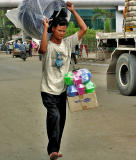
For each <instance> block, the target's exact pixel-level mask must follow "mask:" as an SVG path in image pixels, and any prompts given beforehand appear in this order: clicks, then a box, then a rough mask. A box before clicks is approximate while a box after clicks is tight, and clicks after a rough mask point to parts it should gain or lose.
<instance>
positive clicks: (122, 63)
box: [96, 0, 136, 96]
mask: <svg viewBox="0 0 136 160" xmlns="http://www.w3.org/2000/svg"><path fill="white" fill-rule="evenodd" d="M135 10H136V2H135V1H133V0H125V8H124V10H123V16H124V19H123V26H122V32H121V33H115V32H113V33H100V32H97V33H96V39H97V48H98V49H101V50H102V51H104V50H106V48H108V49H112V52H111V57H110V63H109V67H108V70H107V74H115V76H116V84H117V87H118V89H119V91H120V93H121V94H123V95H126V96H133V95H136V16H135V15H136V14H135Z"/></svg>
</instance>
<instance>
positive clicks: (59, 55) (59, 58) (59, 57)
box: [55, 52, 63, 68]
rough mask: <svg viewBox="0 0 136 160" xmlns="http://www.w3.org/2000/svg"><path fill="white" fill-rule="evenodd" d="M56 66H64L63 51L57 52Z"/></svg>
mask: <svg viewBox="0 0 136 160" xmlns="http://www.w3.org/2000/svg"><path fill="white" fill-rule="evenodd" d="M55 66H56V67H57V68H61V67H62V66H63V58H62V52H56V61H55Z"/></svg>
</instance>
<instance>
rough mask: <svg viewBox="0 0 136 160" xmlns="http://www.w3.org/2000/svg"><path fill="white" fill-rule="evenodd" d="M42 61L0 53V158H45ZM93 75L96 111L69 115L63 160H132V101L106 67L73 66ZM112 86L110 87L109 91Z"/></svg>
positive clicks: (135, 141) (135, 113)
mask: <svg viewBox="0 0 136 160" xmlns="http://www.w3.org/2000/svg"><path fill="white" fill-rule="evenodd" d="M41 67H42V64H41V61H39V59H38V57H37V56H35V57H32V58H28V59H27V60H26V62H24V61H23V60H21V59H19V58H12V56H11V55H5V54H2V53H1V54H0V160H49V157H48V155H47V152H46V146H47V135H46V110H45V108H44V107H43V105H42V101H41V97H40V80H41ZM76 67H80V68H88V69H89V70H90V71H91V72H92V75H93V77H92V81H93V82H95V84H96V94H97V98H98V102H99V107H98V108H94V109H89V110H87V111H81V112H75V113H71V112H70V111H69V109H68V108H67V121H66V126H65V130H64V135H63V139H62V145H61V152H63V154H64V157H63V158H61V159H62V160H71V159H72V160H83V159H85V160H135V159H136V124H135V123H136V97H127V96H122V95H120V93H119V91H118V90H117V89H116V88H115V89H114V87H112V86H115V85H113V83H115V79H114V78H111V79H108V86H109V89H107V75H106V70H107V68H108V64H105V63H96V62H95V63H94V62H92V61H91V60H88V61H85V62H80V63H78V64H77V65H76ZM110 86H111V87H110Z"/></svg>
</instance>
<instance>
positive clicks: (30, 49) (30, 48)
mask: <svg viewBox="0 0 136 160" xmlns="http://www.w3.org/2000/svg"><path fill="white" fill-rule="evenodd" d="M32 51H33V44H32V41H30V44H29V56H30V57H32Z"/></svg>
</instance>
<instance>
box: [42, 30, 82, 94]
mask: <svg viewBox="0 0 136 160" xmlns="http://www.w3.org/2000/svg"><path fill="white" fill-rule="evenodd" d="M79 42H80V41H79V40H78V32H76V33H75V34H74V35H72V36H69V37H67V38H65V39H63V40H62V42H61V44H56V43H53V42H51V41H49V42H48V48H47V51H46V53H45V54H44V56H43V62H42V63H43V64H42V80H41V92H46V93H50V94H54V95H60V94H61V93H62V92H64V91H65V90H66V85H65V82H64V77H65V74H66V73H67V72H68V71H69V66H70V59H71V51H72V47H74V46H75V45H77V44H79ZM57 53H61V54H62V59H63V65H62V67H60V68H57V67H56V65H55V62H56V58H57Z"/></svg>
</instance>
